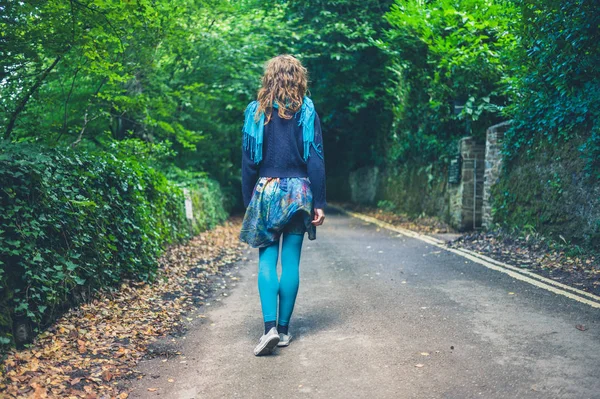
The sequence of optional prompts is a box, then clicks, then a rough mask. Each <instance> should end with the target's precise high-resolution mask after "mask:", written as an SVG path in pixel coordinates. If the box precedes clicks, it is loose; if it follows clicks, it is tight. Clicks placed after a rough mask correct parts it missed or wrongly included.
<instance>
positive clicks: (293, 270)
mask: <svg viewBox="0 0 600 399" xmlns="http://www.w3.org/2000/svg"><path fill="white" fill-rule="evenodd" d="M303 239H304V233H302V234H293V233H283V243H282V245H281V279H280V281H279V326H278V328H277V331H278V332H280V333H283V334H287V333H288V325H289V323H290V318H291V317H292V312H293V311H294V303H295V302H296V295H297V294H298V285H299V284H300V252H301V251H302V240H303Z"/></svg>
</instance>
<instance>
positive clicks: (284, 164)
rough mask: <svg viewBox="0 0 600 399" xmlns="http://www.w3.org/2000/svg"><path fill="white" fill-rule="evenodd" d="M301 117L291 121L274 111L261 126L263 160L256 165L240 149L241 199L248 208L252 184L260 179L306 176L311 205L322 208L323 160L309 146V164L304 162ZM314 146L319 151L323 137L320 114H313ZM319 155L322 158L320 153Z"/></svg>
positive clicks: (323, 191)
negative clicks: (262, 128)
mask: <svg viewBox="0 0 600 399" xmlns="http://www.w3.org/2000/svg"><path fill="white" fill-rule="evenodd" d="M299 117H300V114H299V113H298V114H296V115H295V116H294V118H292V119H284V118H281V117H280V116H279V115H278V114H277V110H276V109H275V110H273V114H272V116H271V120H270V121H269V123H267V124H266V125H265V127H264V133H263V157H262V161H261V162H260V163H259V164H258V165H257V164H255V163H254V161H252V160H251V159H250V153H249V151H248V150H244V149H243V148H242V196H243V199H244V206H245V207H248V204H249V203H250V199H251V198H252V192H253V190H254V185H255V184H256V181H257V180H258V178H259V177H308V179H309V180H310V187H311V191H312V193H313V206H314V207H315V208H324V207H325V206H326V205H327V203H326V201H325V161H324V160H323V159H322V158H321V157H320V156H319V154H318V153H317V152H316V151H315V149H314V148H313V147H312V146H311V147H310V155H309V157H308V161H307V162H304V157H303V155H304V144H303V141H302V126H298V121H299ZM315 145H316V146H317V147H319V148H321V150H322V148H323V147H322V146H323V134H322V132H321V121H320V120H319V115H317V114H315ZM321 155H324V154H323V152H321Z"/></svg>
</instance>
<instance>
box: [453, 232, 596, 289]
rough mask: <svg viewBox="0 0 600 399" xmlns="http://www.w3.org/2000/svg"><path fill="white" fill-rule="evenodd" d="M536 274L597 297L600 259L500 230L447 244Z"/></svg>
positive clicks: (462, 237)
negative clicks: (575, 253)
mask: <svg viewBox="0 0 600 399" xmlns="http://www.w3.org/2000/svg"><path fill="white" fill-rule="evenodd" d="M449 245H450V246H451V247H455V248H466V249H470V250H472V251H475V252H479V253H481V254H483V255H486V256H489V257H490V258H493V259H496V260H498V261H501V262H504V263H507V264H509V265H512V266H517V267H520V268H522V269H527V270H530V271H532V272H536V273H539V274H541V275H543V276H545V277H548V278H551V279H553V280H556V281H560V282H561V283H564V284H569V285H572V286H574V287H576V288H579V289H582V290H584V291H588V292H592V293H595V294H600V259H598V258H597V257H596V256H594V255H593V254H589V253H588V254H586V253H581V254H578V255H573V254H569V253H568V252H567V249H568V247H566V246H564V245H563V246H558V245H554V244H552V243H549V242H548V240H547V239H544V238H543V237H539V236H534V235H525V236H517V235H514V234H508V233H506V232H503V231H501V230H494V231H482V232H474V233H469V234H464V235H463V236H461V237H460V238H458V239H457V240H455V241H453V242H451V243H450V244H449Z"/></svg>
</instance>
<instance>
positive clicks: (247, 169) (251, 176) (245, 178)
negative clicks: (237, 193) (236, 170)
mask: <svg viewBox="0 0 600 399" xmlns="http://www.w3.org/2000/svg"><path fill="white" fill-rule="evenodd" d="M258 168H259V165H257V164H255V163H254V161H253V160H251V159H250V153H249V152H248V150H247V149H244V147H243V145H242V199H243V200H244V207H246V208H247V207H248V204H250V200H251V199H252V191H254V186H255V185H256V181H257V180H258Z"/></svg>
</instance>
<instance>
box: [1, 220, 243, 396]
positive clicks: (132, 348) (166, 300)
mask: <svg viewBox="0 0 600 399" xmlns="http://www.w3.org/2000/svg"><path fill="white" fill-rule="evenodd" d="M240 224H241V220H240V219H239V218H236V219H232V220H230V221H229V222H227V223H226V224H225V225H223V226H219V227H217V228H215V229H214V230H211V231H208V232H205V233H202V234H201V235H199V236H197V237H195V238H194V239H192V240H191V241H189V242H188V243H186V244H184V245H179V246H173V247H171V248H170V249H169V250H168V251H167V252H166V253H165V255H164V256H163V257H161V259H160V270H159V273H158V276H157V279H156V280H155V282H154V283H152V284H145V283H142V282H124V283H123V284H122V285H121V287H120V289H119V290H118V291H117V292H113V293H110V292H103V293H100V294H98V295H97V298H96V299H94V300H92V301H91V302H90V303H87V304H84V305H82V306H80V307H78V308H75V309H72V310H71V311H69V312H68V313H66V314H65V315H64V316H63V317H61V318H60V319H59V320H57V321H56V322H55V323H54V324H53V325H52V326H51V327H50V328H49V329H48V330H46V331H45V332H44V333H42V334H40V335H39V336H38V337H37V338H36V340H35V342H34V343H33V344H32V345H31V347H30V348H28V349H25V350H21V351H13V352H11V353H9V354H8V357H7V358H6V360H5V361H4V362H3V364H2V371H3V375H2V378H1V380H0V397H2V398H4V397H6V398H35V399H38V398H87V399H93V398H119V399H124V398H127V397H128V392H127V391H126V389H125V388H123V385H122V384H120V383H119V379H121V380H122V379H124V378H133V377H135V374H134V372H133V368H134V366H135V365H136V364H137V362H138V361H139V360H140V358H141V357H142V356H144V355H145V353H146V348H147V346H148V344H149V343H151V342H152V341H154V340H155V339H156V337H158V336H161V335H165V334H167V333H169V332H172V331H174V330H176V329H177V328H178V326H180V325H181V318H182V315H183V314H184V313H185V312H186V311H188V310H190V309H191V308H192V307H194V306H199V305H202V304H203V303H202V300H204V299H205V297H206V295H207V290H208V286H209V285H208V284H209V277H210V276H212V275H214V274H216V273H218V272H219V271H220V270H221V269H223V268H224V267H226V266H228V265H231V264H233V263H234V262H236V261H237V260H238V259H239V257H240V254H241V250H242V248H244V247H245V246H244V245H243V244H241V243H240V242H239V240H238V233H239V228H240Z"/></svg>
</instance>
